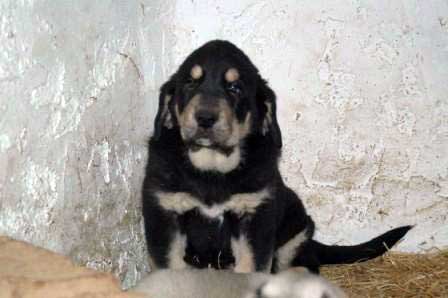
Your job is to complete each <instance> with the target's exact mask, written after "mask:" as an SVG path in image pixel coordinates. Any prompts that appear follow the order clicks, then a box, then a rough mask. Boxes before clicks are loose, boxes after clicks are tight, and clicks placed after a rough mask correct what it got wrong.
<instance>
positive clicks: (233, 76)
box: [224, 67, 240, 83]
mask: <svg viewBox="0 0 448 298" xmlns="http://www.w3.org/2000/svg"><path fill="white" fill-rule="evenodd" d="M224 78H225V79H226V81H227V82H229V83H232V82H235V81H236V80H238V79H239V78H240V73H239V72H238V70H237V69H236V68H233V67H232V68H229V69H228V70H227V71H226V74H225V75H224Z"/></svg>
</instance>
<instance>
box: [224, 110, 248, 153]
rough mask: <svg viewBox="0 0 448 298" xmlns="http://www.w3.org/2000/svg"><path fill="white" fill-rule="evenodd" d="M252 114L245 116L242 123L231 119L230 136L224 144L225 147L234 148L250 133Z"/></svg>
mask: <svg viewBox="0 0 448 298" xmlns="http://www.w3.org/2000/svg"><path fill="white" fill-rule="evenodd" d="M251 121H252V114H251V113H250V112H249V113H247V115H246V119H244V122H243V123H240V122H238V120H237V119H236V118H233V119H232V134H231V136H230V137H229V139H228V140H227V142H226V145H227V146H235V145H237V144H238V143H239V142H240V141H241V140H242V139H244V138H245V137H246V136H247V135H248V134H249V133H250V126H251Z"/></svg>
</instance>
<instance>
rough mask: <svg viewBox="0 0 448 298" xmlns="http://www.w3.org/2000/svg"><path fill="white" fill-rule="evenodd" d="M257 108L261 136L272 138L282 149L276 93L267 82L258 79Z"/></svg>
mask: <svg viewBox="0 0 448 298" xmlns="http://www.w3.org/2000/svg"><path fill="white" fill-rule="evenodd" d="M256 97H257V106H258V107H259V111H260V118H261V128H260V129H261V134H262V135H264V136H268V137H269V136H270V137H271V138H272V140H273V142H274V144H275V145H277V147H278V148H281V147H282V133H281V131H280V127H279V125H278V122H277V116H276V114H277V106H276V104H275V101H276V97H275V93H274V91H272V89H271V88H269V86H268V84H267V82H266V81H265V80H264V79H262V78H261V77H258V79H257V93H256Z"/></svg>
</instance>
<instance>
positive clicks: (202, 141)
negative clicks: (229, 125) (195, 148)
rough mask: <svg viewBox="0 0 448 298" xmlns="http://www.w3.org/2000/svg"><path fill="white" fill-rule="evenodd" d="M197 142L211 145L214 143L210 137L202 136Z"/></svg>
mask: <svg viewBox="0 0 448 298" xmlns="http://www.w3.org/2000/svg"><path fill="white" fill-rule="evenodd" d="M196 143H198V144H199V145H202V146H210V145H211V144H212V141H210V140H209V139H205V138H201V139H199V140H197V141H196Z"/></svg>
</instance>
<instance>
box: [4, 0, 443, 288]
mask: <svg viewBox="0 0 448 298" xmlns="http://www.w3.org/2000/svg"><path fill="white" fill-rule="evenodd" d="M214 38H225V39H229V40H231V41H233V42H235V43H236V44H237V45H239V46H240V47H242V48H243V49H244V50H245V51H246V52H247V53H248V54H249V55H250V57H252V59H253V60H254V62H255V63H256V64H257V65H258V67H259V68H260V70H261V72H262V74H263V75H264V76H265V77H266V78H268V79H269V81H270V82H271V85H272V86H273V88H274V89H275V91H276V92H277V94H278V97H279V113H280V122H281V123H280V124H281V126H282V129H283V132H284V137H285V142H284V144H285V148H284V157H283V162H282V165H281V166H282V171H283V173H284V174H285V178H286V180H287V183H288V185H290V186H291V187H292V188H294V189H295V190H296V191H297V192H298V193H299V194H300V195H301V196H302V197H303V199H304V201H305V203H306V205H307V206H308V207H309V210H310V212H311V213H312V214H313V215H314V218H315V219H316V221H317V224H318V229H319V235H318V236H319V237H320V238H321V239H323V240H325V241H327V242H331V243H338V242H341V243H342V242H343V243H353V242H357V241H361V240H364V239H366V238H369V237H370V236H373V235H375V234H377V233H379V232H382V231H385V230H386V229H388V228H389V227H392V226H396V225H399V224H408V223H417V224H418V226H417V227H416V228H415V230H414V231H412V232H411V234H410V235H409V237H408V239H407V240H406V241H405V242H403V243H402V245H401V246H400V249H403V250H405V249H406V250H422V249H426V248H429V247H432V246H439V247H442V246H445V245H447V244H448V229H447V223H448V220H447V211H448V208H447V207H448V199H447V197H448V182H447V176H448V173H447V171H448V154H447V153H448V152H447V151H448V120H447V119H448V117H447V114H448V100H447V95H448V84H446V78H447V77H448V4H447V3H446V1H443V0H439V1H417V0H412V1H411V0H406V1H404V0H403V1H398V0H397V1H384V0H381V1H379V0H375V1H373V0H372V1H351V2H348V1H322V0H321V1H284V0H282V1H274V0H269V1H268V0H262V1H256V0H244V1H236V0H231V1H229V0H227V1H222V0H208V1H183V0H179V1H175V0H169V1H163V0H152V1H150V0H145V1H139V2H129V1H112V0H106V1H88V0H80V1H44V0H35V1H25V0H23V1H13V0H10V1H0V233H2V234H7V235H10V236H13V237H16V238H19V239H24V240H27V241H31V242H33V243H35V244H37V245H41V246H44V247H47V248H50V249H52V250H55V251H58V252H61V253H64V254H67V255H70V256H71V257H72V258H73V259H74V260H76V261H77V262H79V263H83V264H88V265H89V266H91V267H95V268H99V269H103V270H107V271H113V272H115V273H116V274H117V275H118V276H119V277H120V278H121V279H122V280H123V285H124V287H128V286H130V285H132V284H133V283H134V282H135V281H136V279H137V278H138V277H139V275H140V273H141V272H142V271H145V270H147V265H146V259H145V254H146V252H145V248H144V244H143V241H144V240H143V235H142V233H141V231H142V228H141V219H140V210H139V193H140V185H141V180H142V176H143V168H144V163H145V160H146V156H145V154H146V152H145V143H146V140H147V137H148V135H149V134H150V130H151V128H152V121H153V118H154V116H155V112H156V107H157V89H158V87H159V86H160V85H161V84H162V83H163V82H164V80H166V79H167V78H168V76H169V75H170V74H171V73H172V72H173V71H174V70H175V69H176V68H177V66H178V64H179V63H180V62H181V61H182V60H183V59H184V58H185V56H186V55H187V54H188V53H189V52H190V51H191V50H193V49H194V48H196V47H197V46H199V45H201V44H202V43H204V42H205V41H207V40H209V39H214Z"/></svg>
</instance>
